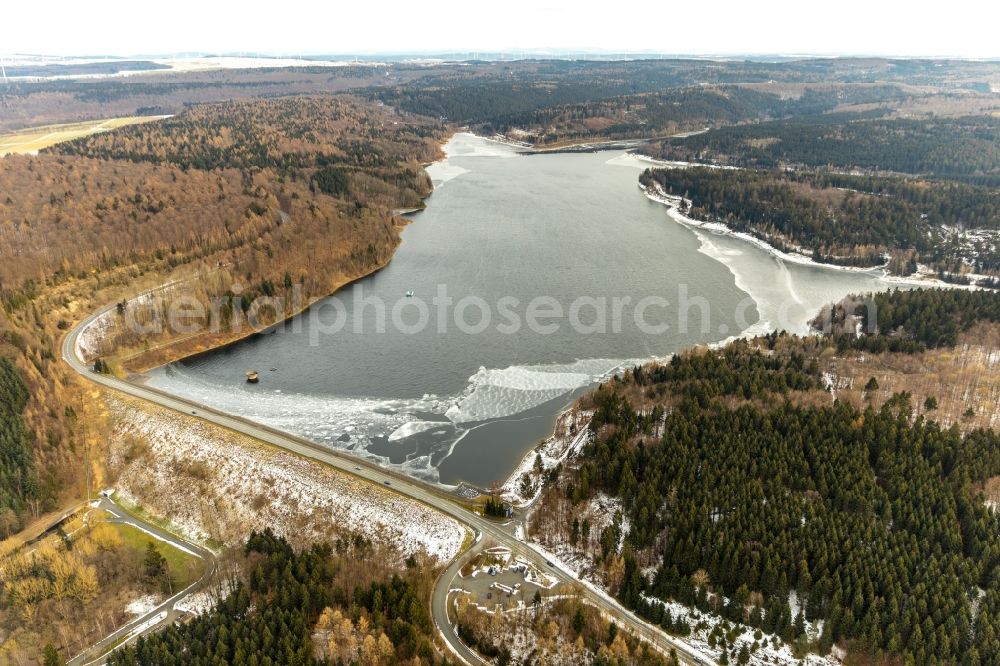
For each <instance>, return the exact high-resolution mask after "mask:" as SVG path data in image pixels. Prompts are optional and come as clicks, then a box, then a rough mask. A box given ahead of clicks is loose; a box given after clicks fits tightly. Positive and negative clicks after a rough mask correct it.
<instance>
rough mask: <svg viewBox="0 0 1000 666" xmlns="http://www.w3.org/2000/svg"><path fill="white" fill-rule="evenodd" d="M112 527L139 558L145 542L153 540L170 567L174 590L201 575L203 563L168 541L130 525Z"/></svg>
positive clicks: (144, 547)
mask: <svg viewBox="0 0 1000 666" xmlns="http://www.w3.org/2000/svg"><path fill="white" fill-rule="evenodd" d="M114 527H115V530H116V531H117V532H118V534H119V535H120V536H121V538H122V540H123V541H124V542H125V545H126V546H127V547H128V548H130V549H132V550H134V551H135V552H136V556H137V557H139V558H141V557H142V556H143V554H145V552H146V544H147V543H149V542H150V541H152V542H153V544H154V545H155V546H156V548H157V550H159V551H160V554H162V555H163V557H164V559H166V560H167V567H168V568H169V569H170V575H171V578H173V581H174V590H182V589H184V588H185V587H187V586H188V585H190V584H191V583H193V582H194V581H196V580H198V578H199V577H200V576H201V574H202V571H203V569H204V566H205V563H204V562H202V561H201V560H200V559H198V558H197V557H192V556H191V555H188V554H187V553H185V552H183V551H181V550H178V549H177V548H175V547H174V546H172V545H170V544H169V543H165V542H163V541H159V540H158V539H154V538H152V537H151V536H149V535H148V534H146V533H145V532H142V531H140V530H137V529H136V528H134V527H132V526H131V525H122V524H115V526H114Z"/></svg>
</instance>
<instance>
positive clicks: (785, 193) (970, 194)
mask: <svg viewBox="0 0 1000 666" xmlns="http://www.w3.org/2000/svg"><path fill="white" fill-rule="evenodd" d="M641 182H642V184H643V185H646V186H651V185H654V184H655V185H657V186H658V187H659V188H661V189H662V190H663V191H664V192H666V193H667V194H670V195H673V196H677V197H683V198H685V199H687V200H689V201H690V208H686V209H685V212H686V213H687V214H688V215H690V216H691V217H693V218H695V219H699V220H705V221H717V222H723V223H725V224H726V225H727V226H729V227H730V228H732V229H735V230H737V231H743V232H748V233H752V234H754V235H757V236H760V237H762V238H764V239H766V240H768V241H769V242H771V243H773V244H775V245H778V246H782V245H791V246H792V247H798V248H801V249H804V250H806V251H808V252H810V253H811V254H812V256H813V258H814V259H815V260H817V261H821V262H827V263H837V264H845V265H856V266H874V265H880V264H883V263H885V259H886V255H888V254H894V255H896V256H908V257H910V260H909V261H908V262H904V263H900V264H897V266H896V267H897V268H898V269H902V270H901V271H900V272H904V273H912V272H913V270H915V268H916V265H915V262H916V261H924V262H926V263H929V264H932V265H935V266H940V267H941V268H942V269H943V270H955V269H956V268H958V267H960V266H961V265H962V264H963V262H964V263H968V264H971V265H972V266H973V267H974V268H975V269H976V270H977V271H980V272H989V271H996V270H998V269H1000V253H998V251H997V248H996V247H995V245H994V244H992V243H989V242H987V243H986V244H984V245H983V246H982V247H969V246H968V245H962V244H954V243H949V242H948V240H949V235H951V234H953V230H956V229H958V230H971V229H984V230H996V229H997V228H998V227H1000V193H998V191H997V190H995V189H992V188H988V187H983V186H972V185H965V184H960V183H941V182H933V181H923V180H914V179H904V178H892V177H885V176H852V175H845V174H827V173H794V172H782V171H755V170H738V171H733V170H722V169H712V168H705V167H697V168H690V169H647V170H646V171H645V172H644V173H643V174H642V177H641Z"/></svg>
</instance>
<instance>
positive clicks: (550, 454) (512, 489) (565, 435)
mask: <svg viewBox="0 0 1000 666" xmlns="http://www.w3.org/2000/svg"><path fill="white" fill-rule="evenodd" d="M592 415H593V412H592V411H584V412H578V411H575V410H572V409H569V410H566V411H565V412H563V413H562V414H560V415H559V418H558V420H557V421H556V429H555V432H556V433H557V434H553V435H552V436H551V437H549V438H548V439H546V440H545V441H544V442H542V443H541V444H539V445H538V446H536V447H535V448H534V449H532V450H531V451H529V452H528V453H527V454H525V456H524V458H522V459H521V462H520V464H519V465H518V466H517V467H516V468H515V469H514V471H513V472H511V475H510V476H509V477H508V478H507V481H506V482H505V483H504V484H503V486H502V487H501V489H500V492H501V494H502V495H503V498H504V499H505V500H507V501H508V502H510V503H511V504H514V505H515V506H529V505H531V504H533V503H534V502H535V500H537V499H538V496H539V495H540V494H541V492H542V487H543V485H544V484H543V483H542V480H543V478H544V476H545V475H546V473H548V472H549V471H550V470H552V469H554V468H555V467H556V466H557V465H559V464H561V463H562V462H563V461H564V460H566V458H568V457H570V456H573V455H575V454H577V453H578V452H579V451H580V450H581V449H582V448H583V447H584V446H585V445H586V444H587V442H589V441H590V436H591V433H590V430H589V429H588V428H587V424H589V423H590V417H591V416H592ZM539 457H540V458H541V471H540V473H539V470H538V468H537V466H536V463H537V461H538V459H539ZM525 475H527V476H528V478H529V479H530V486H529V485H527V484H524V483H523V479H524V478H525ZM522 490H527V491H528V492H527V493H522Z"/></svg>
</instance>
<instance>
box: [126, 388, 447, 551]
mask: <svg viewBox="0 0 1000 666" xmlns="http://www.w3.org/2000/svg"><path fill="white" fill-rule="evenodd" d="M109 406H110V408H111V410H112V416H113V418H114V422H115V424H114V430H113V435H112V442H111V460H110V462H111V466H112V467H113V468H115V469H117V470H118V472H119V477H118V480H117V482H116V488H117V489H118V493H119V495H121V496H122V498H123V499H125V500H126V501H127V502H129V503H133V504H136V505H140V506H142V507H143V508H144V509H146V510H149V511H150V512H152V513H154V514H156V515H159V516H164V517H166V518H167V519H168V520H169V521H170V523H171V524H172V525H173V526H176V527H177V528H178V530H179V531H180V532H182V533H184V534H188V535H191V536H194V537H196V538H201V539H204V538H214V539H218V540H220V541H222V542H224V543H239V542H241V541H242V540H243V539H245V538H246V536H247V535H249V533H250V532H251V531H253V530H263V529H265V528H267V527H270V528H271V529H272V530H274V531H275V533H277V534H280V535H282V536H285V537H287V538H289V539H290V540H291V541H293V542H294V543H301V544H305V543H308V542H312V541H316V540H331V539H334V538H337V537H341V536H342V537H349V536H351V535H354V534H360V535H362V536H364V537H365V538H366V539H369V540H371V541H373V542H376V543H379V544H382V545H386V546H389V547H392V548H394V549H396V550H397V551H398V552H399V553H400V554H401V555H402V556H404V557H405V556H406V555H408V554H411V553H416V552H424V553H426V554H427V555H429V556H431V557H434V558H436V559H438V560H439V561H442V562H443V561H447V560H450V559H451V558H452V557H454V556H455V554H457V553H458V551H459V549H460V548H461V545H462V541H463V539H464V538H465V531H464V529H463V528H462V527H461V526H460V525H459V524H458V523H457V522H456V521H454V520H453V519H451V518H448V517H446V516H444V515H443V514H440V513H438V512H437V511H435V510H433V509H431V508H430V507H427V506H424V505H423V504H420V503H418V502H414V501H412V500H408V499H406V498H403V497H401V496H399V495H397V494H396V493H393V492H391V491H389V490H384V489H382V488H380V487H377V486H374V485H372V484H370V483H368V482H366V481H362V480H361V479H357V478H355V477H352V476H350V475H348V474H344V473H342V472H338V471H336V470H334V469H332V468H329V467H326V466H324V465H321V464H319V463H315V462H312V461H309V460H306V459H304V458H301V457H300V456H297V455H295V454H292V453H289V452H286V451H281V450H278V449H273V448H270V447H267V446H266V445H264V444H261V443H259V442H256V441H255V440H252V439H250V438H248V437H245V436H242V435H238V434H236V433H233V432H229V431H226V430H223V429H221V428H216V427H213V426H210V425H208V424H205V423H202V422H200V421H198V420H197V419H185V420H186V421H189V423H187V422H186V423H185V424H184V427H183V428H179V427H177V426H178V424H177V421H178V419H179V418H185V417H178V416H177V415H176V414H174V413H172V412H168V411H167V410H165V409H162V408H159V407H153V406H150V405H142V406H141V407H140V406H139V405H137V404H136V403H135V402H134V401H132V400H131V399H123V398H118V397H114V398H111V399H110V400H109Z"/></svg>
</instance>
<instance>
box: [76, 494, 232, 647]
mask: <svg viewBox="0 0 1000 666" xmlns="http://www.w3.org/2000/svg"><path fill="white" fill-rule="evenodd" d="M95 508H97V509H100V510H102V511H104V512H106V514H107V519H106V521H107V522H109V523H116V524H121V525H131V526H132V527H135V528H136V529H138V530H140V531H142V532H145V533H147V534H149V535H150V536H151V537H152V538H153V539H155V540H157V541H163V542H165V543H168V544H170V545H172V546H174V547H175V548H179V549H181V550H185V551H188V552H190V553H192V554H193V555H194V557H197V558H199V559H201V560H203V561H204V562H205V570H204V571H203V572H202V575H201V577H200V578H199V579H198V580H196V581H195V582H193V583H191V584H190V585H188V586H187V587H186V588H184V589H183V590H179V591H178V592H176V593H175V594H174V595H173V596H171V597H170V598H169V599H167V600H165V601H162V602H160V603H159V604H157V606H156V607H155V608H153V609H151V610H150V611H149V612H147V613H145V614H144V615H142V616H140V617H137V618H136V619H134V620H132V621H131V622H129V623H127V624H125V625H124V626H122V627H119V628H118V629H116V630H115V631H113V632H111V633H110V634H108V635H107V636H105V637H104V638H103V639H101V640H100V641H98V642H97V643H95V644H93V645H91V646H90V647H89V648H87V649H86V650H84V651H83V652H81V653H80V654H78V655H76V656H75V657H73V658H72V659H70V660H69V661H68V662H66V663H67V666H91V665H96V664H103V663H105V661H106V659H107V656H108V654H110V653H111V652H112V651H113V649H114V648H117V647H120V646H122V645H126V644H127V643H130V642H131V641H134V640H135V639H136V638H138V637H139V636H144V635H146V634H148V633H150V632H152V631H156V630H157V629H160V628H161V627H163V626H165V625H166V624H168V623H170V622H173V621H174V620H176V619H177V618H179V617H180V616H181V615H182V613H180V612H179V611H178V610H177V604H178V602H180V601H181V600H182V599H184V598H186V597H187V596H189V595H190V594H193V593H194V592H198V591H201V590H202V589H204V587H205V585H206V584H207V583H208V582H209V581H210V580H211V578H212V576H213V575H214V574H215V568H216V560H215V554H214V553H212V552H211V551H210V550H207V549H205V548H202V547H201V546H199V545H198V544H195V543H191V542H190V541H186V540H184V539H182V538H180V537H178V536H176V535H174V534H171V533H170V532H167V531H165V530H162V529H160V528H159V527H157V526H156V525H152V524H150V523H147V522H146V521H144V520H141V519H140V518H137V517H136V516H134V515H132V514H130V513H129V512H128V511H126V510H125V509H124V508H122V507H121V506H119V505H118V504H116V503H115V502H114V501H113V500H112V499H110V498H108V497H101V498H100V499H99V500H98V501H97V502H96V507H95Z"/></svg>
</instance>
